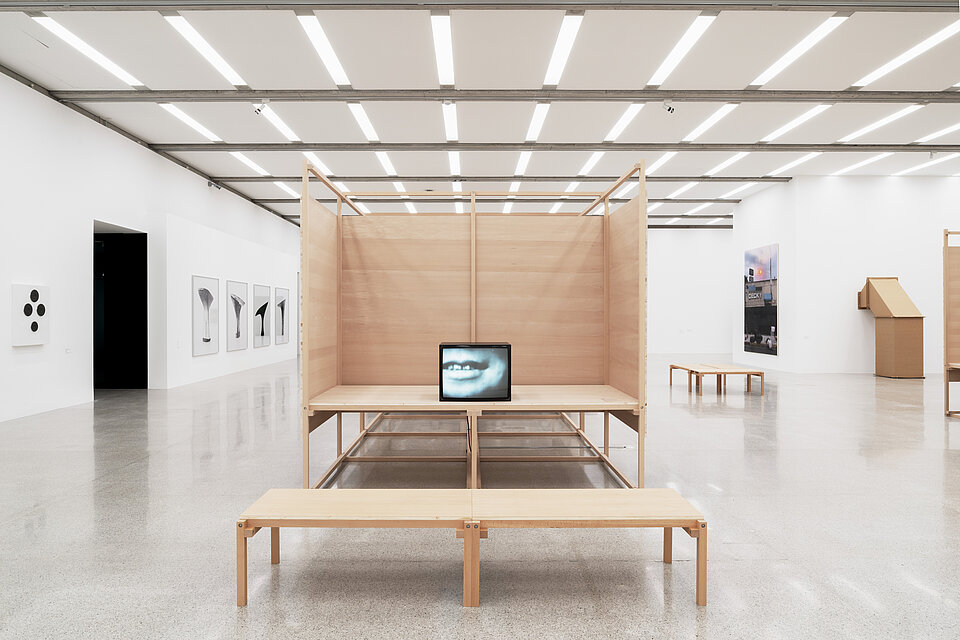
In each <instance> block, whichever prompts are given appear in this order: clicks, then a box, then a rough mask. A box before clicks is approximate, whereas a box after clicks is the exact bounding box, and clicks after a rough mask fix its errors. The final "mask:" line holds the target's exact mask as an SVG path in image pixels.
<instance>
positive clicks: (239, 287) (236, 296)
mask: <svg viewBox="0 0 960 640" xmlns="http://www.w3.org/2000/svg"><path fill="white" fill-rule="evenodd" d="M226 300H227V351H239V350H241V349H246V348H247V336H248V335H249V334H250V324H249V323H248V322H247V318H249V317H250V305H249V304H247V302H248V298H247V283H246V282H235V281H233V280H227V298H226Z"/></svg>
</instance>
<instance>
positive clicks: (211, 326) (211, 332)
mask: <svg viewBox="0 0 960 640" xmlns="http://www.w3.org/2000/svg"><path fill="white" fill-rule="evenodd" d="M219 299H220V280H218V279H217V278H207V277H205V276H193V289H192V291H191V300H192V305H191V306H192V308H193V355H195V356H206V355H210V354H211V353H217V352H218V351H220V305H219Z"/></svg>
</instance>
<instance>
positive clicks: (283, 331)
mask: <svg viewBox="0 0 960 640" xmlns="http://www.w3.org/2000/svg"><path fill="white" fill-rule="evenodd" d="M273 306H274V308H276V310H277V313H276V316H277V317H276V341H275V343H276V344H287V343H288V342H290V315H289V313H290V290H289V289H281V288H280V287H277V288H276V289H274V297H273Z"/></svg>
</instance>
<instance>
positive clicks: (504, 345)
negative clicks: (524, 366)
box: [437, 342, 513, 402]
mask: <svg viewBox="0 0 960 640" xmlns="http://www.w3.org/2000/svg"><path fill="white" fill-rule="evenodd" d="M474 347H484V348H487V349H506V351H507V394H506V395H505V396H493V397H487V398H460V397H447V396H446V395H445V394H444V392H443V350H444V349H471V348H474ZM512 355H513V354H512V349H511V347H510V343H508V342H441V343H440V347H439V350H438V357H439V362H438V365H437V374H438V377H439V385H438V386H439V388H440V400H441V401H442V402H509V401H510V396H511V390H512V388H513V381H512V378H511V376H512V375H513V363H512V361H511V359H512Z"/></svg>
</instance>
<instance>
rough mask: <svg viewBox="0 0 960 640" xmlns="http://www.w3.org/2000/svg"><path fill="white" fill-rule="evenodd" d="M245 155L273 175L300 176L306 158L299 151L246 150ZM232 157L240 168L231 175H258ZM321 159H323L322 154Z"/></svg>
mask: <svg viewBox="0 0 960 640" xmlns="http://www.w3.org/2000/svg"><path fill="white" fill-rule="evenodd" d="M224 155H227V154H224ZM243 155H245V156H247V157H248V158H250V159H251V160H253V161H254V162H256V163H257V164H258V165H260V166H261V167H262V168H263V169H265V170H266V171H267V172H268V173H269V174H270V175H272V176H300V173H301V172H302V171H303V161H304V160H306V158H304V157H303V154H301V153H300V152H299V151H244V152H243ZM230 159H231V160H233V161H234V162H236V163H237V166H238V167H240V170H238V171H236V172H235V173H232V174H230V175H241V176H245V175H256V173H255V172H254V171H253V170H252V169H250V168H248V167H247V166H246V165H244V164H243V163H241V162H240V161H239V160H236V159H235V158H233V157H232V156H230ZM320 159H321V160H322V159H323V157H322V154H321V157H320Z"/></svg>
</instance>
